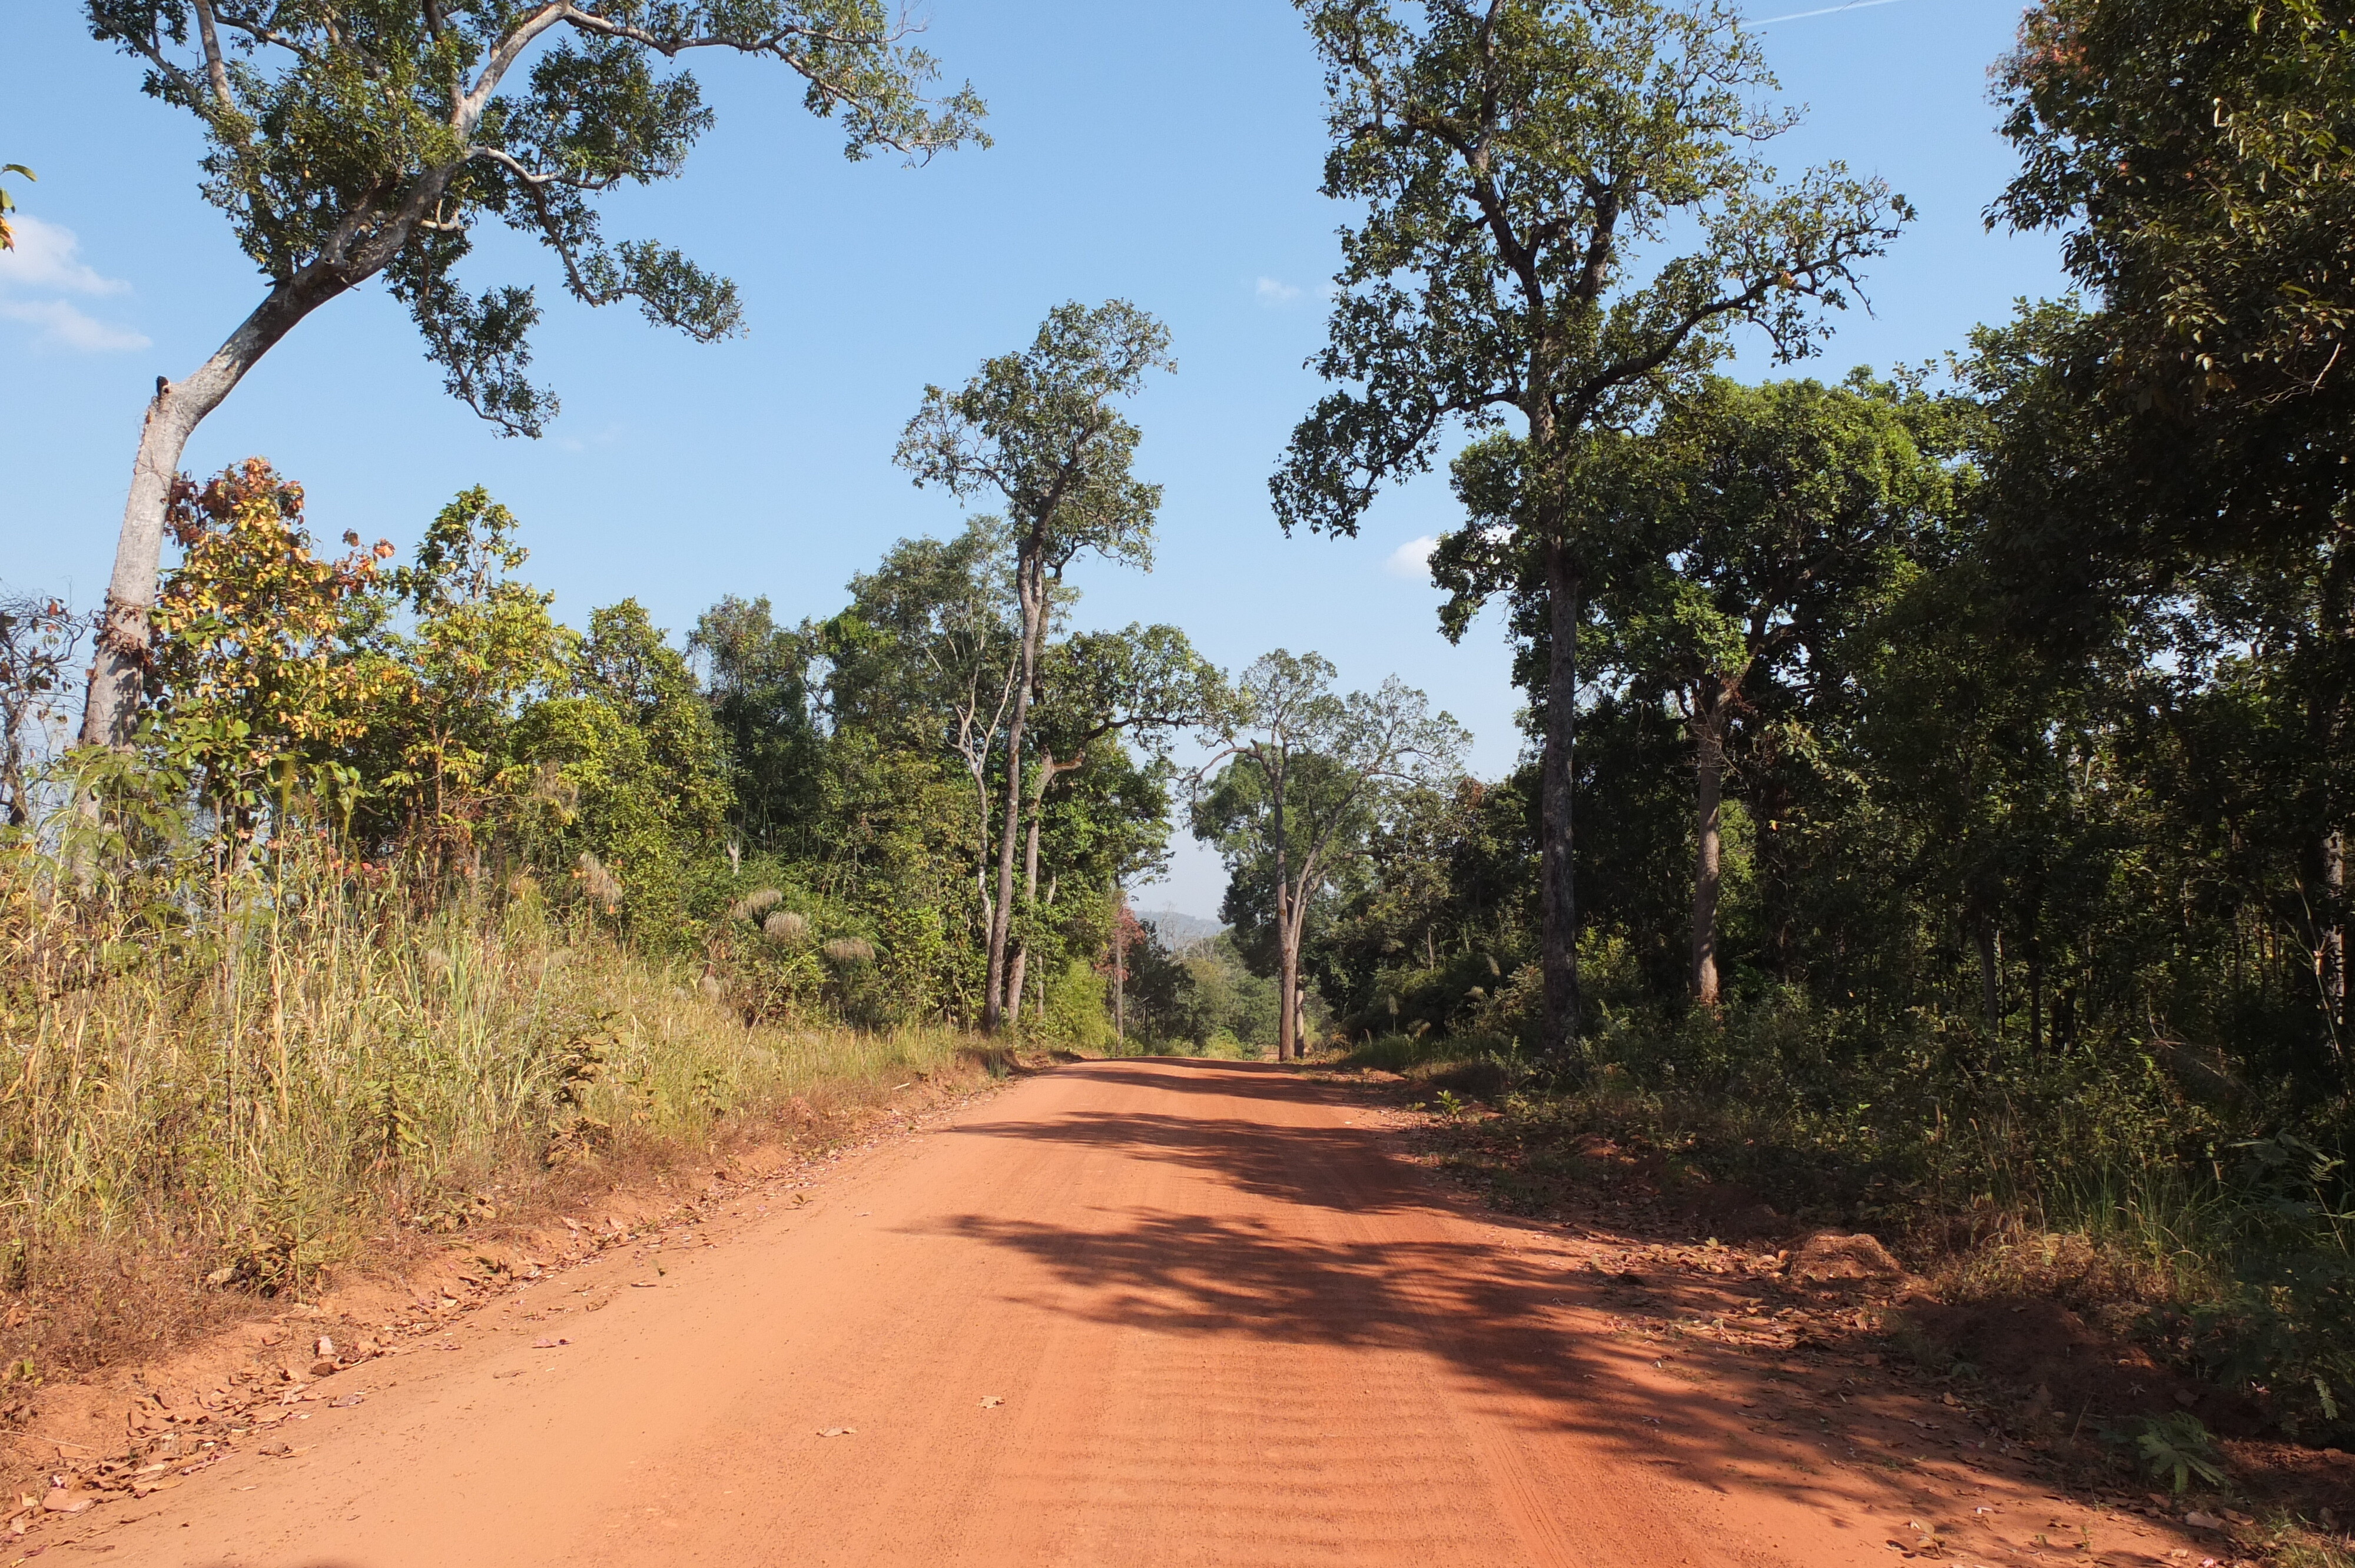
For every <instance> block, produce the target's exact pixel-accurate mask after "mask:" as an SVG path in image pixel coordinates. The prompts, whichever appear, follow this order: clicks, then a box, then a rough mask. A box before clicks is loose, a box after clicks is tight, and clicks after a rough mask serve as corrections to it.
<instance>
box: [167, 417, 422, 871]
mask: <svg viewBox="0 0 2355 1568" xmlns="http://www.w3.org/2000/svg"><path fill="white" fill-rule="evenodd" d="M302 516H303V491H302V487H301V486H300V485H296V484H291V483H288V482H284V481H282V480H281V479H279V477H278V476H277V474H276V473H274V472H273V471H272V470H271V468H270V465H269V464H267V463H265V462H263V461H261V459H259V458H254V459H250V460H248V461H246V462H244V463H243V464H240V465H239V466H237V467H234V468H231V469H229V470H228V471H225V472H223V473H222V474H221V475H220V477H219V478H218V479H215V480H214V481H212V482H210V483H209V484H208V485H206V486H205V487H204V488H202V489H201V490H199V489H197V487H196V486H194V485H193V484H190V483H188V482H185V481H183V482H181V483H180V485H179V486H178V487H177V488H176V492H175V493H174V497H173V508H172V515H171V521H172V529H173V534H174V536H175V537H176V539H177V540H178V542H179V545H180V548H181V551H182V555H181V559H180V562H179V564H178V565H177V566H176V567H174V568H173V569H172V570H171V572H170V573H169V574H168V575H167V576H166V577H165V582H164V589H163V593H162V595H161V597H160V599H159V600H158V602H157V604H156V608H155V625H156V629H157V630H158V632H159V633H160V634H161V639H162V641H161V644H160V649H159V655H158V658H157V660H156V669H155V682H156V683H157V685H158V686H159V687H160V688H161V690H162V692H163V693H164V701H163V703H162V704H161V705H159V708H158V710H157V713H156V715H155V724H154V725H153V726H151V727H150V729H149V731H148V738H149V739H150V741H151V743H153V744H155V745H156V746H158V747H161V748H162V749H163V750H164V751H165V752H166V753H167V754H168V755H169V756H170V757H171V758H172V759H173V762H174V764H175V766H176V768H179V769H181V770H184V771H186V772H187V773H189V774H190V775H192V776H193V778H194V779H196V781H197V789H198V791H199V793H200V796H201V799H202V800H203V803H204V805H205V806H206V808H207V809H208V810H209V811H210V812H211V813H212V814H213V816H214V818H215V821H217V823H218V829H219V832H221V834H222V835H224V837H225V838H228V839H231V840H241V841H250V840H251V839H252V837H253V836H254V833H255V831H256V827H257V823H258V822H259V821H260V819H261V817H262V816H263V815H264V813H265V812H268V811H270V810H272V809H273V807H274V808H275V810H277V811H278V812H279V813H280V814H281V815H283V814H284V813H286V812H287V811H288V810H290V808H291V806H292V803H293V800H295V799H296V798H297V797H301V798H304V799H305V800H311V799H317V800H320V801H321V802H322V803H323V804H324V805H325V809H326V810H328V811H329V812H330V813H331V814H332V815H333V816H335V817H338V818H341V817H347V816H348V814H349V810H350V805H351V801H350V796H351V794H352V791H353V789H354V788H355V786H356V784H357V779H356V778H355V776H354V775H353V774H352V773H351V771H350V770H349V769H348V768H345V767H342V766H341V765H340V764H339V763H338V761H337V759H336V751H337V750H338V749H339V748H340V747H343V746H345V745H346V744H347V743H349V742H350V741H352V740H353V739H355V738H356V737H357V736H359V735H361V734H362V733H363V732H364V731H365V730H366V729H367V728H368V725H369V723H370V717H369V709H370V708H371V707H372V706H373V705H375V704H376V703H378V702H379V701H381V700H383V699H385V698H386V697H388V696H391V695H393V694H396V693H398V692H399V690H400V688H401V687H403V686H404V685H406V684H407V676H406V674H405V673H404V672H402V671H400V670H399V669H398V668H396V667H394V666H392V665H390V664H389V663H387V662H384V661H381V660H378V659H373V658H368V657H352V656H349V654H348V646H347V634H348V633H349V631H350V630H352V627H353V618H354V615H355V613H356V612H357V610H358V609H360V605H361V603H362V601H363V600H364V599H365V596H367V595H368V594H369V593H370V592H371V591H372V589H373V588H375V586H376V584H375V577H376V566H377V561H378V558H379V557H380V556H385V555H389V554H390V553H391V551H390V546H378V548H377V550H375V551H366V550H361V549H359V548H358V547H357V546H358V544H359V540H358V538H357V536H356V535H346V536H345V537H346V544H347V545H348V546H352V554H350V555H349V556H345V557H344V558H342V559H340V560H336V561H322V560H319V559H317V558H316V557H314V556H313V555H312V553H311V551H312V544H311V537H310V535H309V534H308V533H307V532H305V531H304V527H303V524H302Z"/></svg>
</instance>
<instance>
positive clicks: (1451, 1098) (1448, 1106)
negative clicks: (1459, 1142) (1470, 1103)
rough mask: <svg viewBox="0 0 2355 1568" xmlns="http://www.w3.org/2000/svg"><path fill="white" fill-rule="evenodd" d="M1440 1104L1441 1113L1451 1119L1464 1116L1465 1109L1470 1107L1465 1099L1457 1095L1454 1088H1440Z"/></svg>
mask: <svg viewBox="0 0 2355 1568" xmlns="http://www.w3.org/2000/svg"><path fill="white" fill-rule="evenodd" d="M1438 1105H1439V1109H1440V1114H1442V1115H1443V1116H1445V1117H1447V1118H1449V1119H1450V1120H1453V1119H1455V1118H1457V1117H1460V1116H1462V1115H1463V1114H1464V1113H1465V1110H1466V1109H1467V1108H1469V1107H1466V1106H1465V1103H1464V1101H1463V1100H1462V1099H1461V1098H1460V1097H1457V1095H1456V1093H1455V1090H1454V1089H1442V1090H1440V1091H1439V1100H1438Z"/></svg>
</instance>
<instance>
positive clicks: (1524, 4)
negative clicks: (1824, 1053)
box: [1270, 0, 1910, 1069]
mask: <svg viewBox="0 0 2355 1568" xmlns="http://www.w3.org/2000/svg"><path fill="white" fill-rule="evenodd" d="M1298 4H1299V5H1300V6H1301V9H1302V10H1303V12H1304V13H1305V16H1306V17H1307V19H1308V25H1309V28H1310V31H1311V33H1312V35H1313V36H1314V37H1315V40H1316V48H1317V51H1318V53H1319V54H1320V55H1321V56H1322V57H1323V59H1324V62H1325V67H1326V85H1327V97H1328V101H1329V111H1328V123H1329V125H1330V128H1331V132H1332V137H1333V147H1332V151H1331V153H1330V154H1328V156H1327V160H1326V165H1325V181H1324V186H1323V188H1324V191H1325V194H1326V195H1327V196H1332V197H1334V198H1336V199H1337V200H1343V201H1348V202H1351V203H1356V204H1360V205H1361V210H1362V213H1363V216H1362V217H1361V218H1360V219H1359V221H1358V222H1356V223H1355V224H1353V225H1352V226H1351V227H1349V228H1346V229H1344V230H1343V233H1342V265H1341V270H1340V271H1339V273H1338V274H1337V276H1336V279H1335V282H1336V284H1337V297H1336V300H1335V303H1334V310H1333V315H1332V322H1331V326H1330V335H1329V340H1328V342H1327V346H1326V348H1325V349H1324V351H1323V352H1322V353H1321V354H1320V355H1318V356H1317V357H1316V360H1315V361H1313V364H1314V366H1315V367H1316V370H1317V371H1318V372H1319V373H1320V374H1321V375H1323V376H1325V377H1326V378H1327V380H1329V381H1333V382H1336V383H1339V384H1340V386H1339V388H1338V389H1337V390H1335V391H1333V392H1331V393H1329V394H1327V396H1326V397H1324V398H1323V399H1322V400H1321V401H1319V403H1318V404H1317V405H1316V408H1314V409H1313V410H1312V411H1311V412H1310V414H1309V415H1308V417H1307V418H1305V419H1304V420H1303V421H1302V422H1301V423H1300V425H1299V427H1298V429H1296V430H1295V433H1294V436H1293V440H1292V443H1291V446H1290V449H1289V450H1288V451H1287V453H1286V455H1285V457H1284V461H1283V464H1282V466H1281V467H1280V469H1279V470H1278V471H1277V472H1276V474H1275V476H1274V477H1273V480H1271V482H1270V485H1271V489H1272V491H1273V497H1274V501H1275V507H1276V514H1277V518H1278V520H1279V522H1281V523H1282V524H1283V525H1284V527H1285V528H1286V529H1287V530H1290V529H1292V528H1295V527H1301V526H1305V527H1308V528H1310V529H1312V530H1316V531H1323V532H1331V533H1338V534H1355V533H1356V531H1357V529H1358V526H1359V521H1360V519H1361V518H1362V517H1363V515H1364V514H1365V512H1366V509H1367V508H1368V507H1369V505H1370V504H1371V503H1372V502H1373V499H1374V496H1375V494H1376V492H1377V491H1378V490H1379V489H1380V486H1381V485H1383V484H1385V483H1392V482H1399V481H1401V480H1404V479H1407V478H1409V477H1411V476H1412V475H1414V474H1416V473H1419V472H1421V471H1424V470H1426V469H1427V468H1428V467H1429V466H1430V464H1431V463H1432V461H1433V460H1434V459H1435V458H1436V456H1437V455H1438V453H1439V450H1440V447H1441V443H1442V442H1443V440H1445V439H1446V438H1447V437H1448V435H1449V433H1450V432H1451V431H1457V430H1463V429H1471V430H1473V431H1475V432H1484V431H1488V430H1495V429H1509V430H1511V432H1512V434H1513V436H1514V438H1515V440H1517V442H1518V445H1517V446H1516V447H1515V448H1514V449H1513V451H1514V453H1515V455H1516V458H1517V462H1516V471H1517V472H1516V477H1515V482H1514V484H1513V485H1512V505H1511V507H1510V509H1509V511H1508V513H1507V514H1505V517H1504V521H1503V522H1502V524H1501V525H1499V524H1497V523H1494V522H1487V523H1484V524H1481V525H1479V526H1476V527H1472V528H1467V529H1465V530H1464V531H1461V532H1459V533H1457V534H1455V535H1450V536H1449V537H1448V538H1447V539H1446V540H1444V541H1443V544H1442V547H1441V550H1440V552H1439V554H1438V556H1436V558H1435V562H1434V565H1435V567H1436V568H1437V569H1438V570H1439V571H1440V572H1442V573H1443V574H1453V578H1452V583H1451V586H1453V587H1455V589H1456V602H1455V605H1454V606H1452V607H1451V609H1452V610H1453V611H1454V613H1453V614H1452V615H1451V616H1450V617H1449V618H1448V619H1447V620H1446V621H1445V625H1446V627H1447V629H1448V630H1450V632H1451V633H1453V634H1458V635H1460V633H1461V631H1462V630H1463V628H1464V626H1465V624H1466V623H1468V620H1469V619H1470V616H1471V613H1472V611H1473V609H1476V607H1477V605H1478V603H1479V602H1480V601H1481V600H1483V599H1485V598H1486V597H1487V595H1489V594H1490V593H1493V592H1496V591H1499V590H1501V589H1503V588H1508V586H1509V585H1510V584H1511V583H1513V582H1514V581H1516V580H1518V577H1520V575H1521V573H1522V570H1523V568H1524V567H1529V568H1531V569H1534V570H1535V571H1536V572H1537V574H1538V576H1539V577H1540V580H1541V581H1542V583H1543V585H1544V592H1545V602H1546V604H1547V607H1548V610H1549V615H1548V622H1547V632H1548V637H1547V641H1546V643H1545V644H1544V646H1545V649H1546V656H1547V666H1548V667H1547V671H1546V677H1545V682H1544V686H1543V700H1542V701H1541V702H1540V704H1539V705H1538V706H1539V710H1540V715H1541V718H1542V721H1543V723H1544V725H1545V744H1544V750H1543V754H1542V767H1541V794H1542V820H1543V826H1544V832H1543V838H1542V843H1543V849H1542V861H1543V869H1542V874H1541V890H1542V905H1543V911H1544V915H1543V919H1544V935H1543V938H1542V944H1541V946H1542V952H1543V967H1544V975H1545V995H1546V1002H1545V1013H1546V1018H1545V1026H1544V1034H1545V1046H1546V1050H1547V1052H1548V1054H1550V1055H1551V1056H1553V1057H1554V1058H1555V1060H1556V1063H1557V1065H1558V1066H1560V1067H1561V1068H1564V1069H1568V1068H1571V1067H1572V1065H1574V1063H1575V1062H1576V1061H1577V1060H1578V1055H1577V1042H1578V1033H1579V1011H1580V1004H1579V987H1578V966H1577V951H1576V947H1575V940H1576V932H1577V903H1576V889H1575V883H1574V879H1573V875H1572V825H1573V821H1572V777H1573V771H1572V762H1573V758H1572V747H1573V742H1574V727H1575V722H1576V712H1577V705H1578V693H1579V684H1580V683H1579V673H1578V662H1577V649H1578V637H1577V635H1576V629H1577V627H1578V626H1579V625H1580V624H1581V622H1582V619H1583V611H1582V604H1583V600H1584V597H1585V588H1586V581H1587V577H1588V576H1589V572H1590V567H1589V557H1590V556H1591V554H1592V553H1593V545H1594V543H1595V542H1594V541H1593V539H1592V538H1590V537H1589V536H1588V535H1587V533H1586V530H1585V519H1584V518H1583V517H1582V514H1581V513H1580V512H1579V510H1578V509H1577V506H1576V504H1575V503H1576V500H1577V495H1578V491H1579V486H1578V484H1577V482H1576V481H1575V474H1576V471H1577V470H1578V468H1579V467H1580V465H1581V463H1582V461H1584V460H1583V449H1584V447H1585V445H1586V443H1587V442H1588V441H1589V440H1590V438H1591V437H1592V435H1593V432H1595V431H1597V430H1605V429H1631V428H1636V427H1639V426H1641V425H1643V424H1644V423H1646V421H1647V420H1649V419H1650V418H1652V417H1653V415H1654V414H1655V412H1656V411H1657V408H1659V407H1660V405H1661V404H1662V403H1663V402H1664V401H1665V400H1667V399H1668V398H1669V397H1672V396H1673V395H1675V394H1678V393H1679V392H1681V391H1683V390H1686V389H1688V388H1689V387H1691V386H1693V385H1694V384H1695V382H1696V381H1697V380H1698V378H1699V377H1700V376H1702V375H1703V374H1705V373H1706V372H1707V370H1708V368H1709V367H1710V365H1711V364H1713V363H1714V362H1716V361H1717V360H1718V359H1719V358H1720V357H1721V355H1723V354H1724V353H1725V352H1726V349H1727V344H1728V340H1729V338H1730V336H1731V334H1732V331H1733V329H1734V328H1735V327H1737V326H1740V325H1744V324H1746V325H1750V326H1753V327H1755V328H1758V329H1759V330H1761V331H1762V332H1763V333H1764V334H1765V335H1766V338H1767V340H1768V342H1769V344H1771V345H1772V347H1773V349H1774V352H1775V353H1776V354H1777V355H1780V356H1783V357H1786V358H1788V357H1796V356H1797V355H1804V354H1806V353H1808V352H1810V351H1811V350H1812V348H1813V347H1814V345H1815V344H1816V342H1817V338H1818V336H1819V335H1820V331H1821V328H1820V324H1819V323H1820V316H1819V309H1820V307H1825V306H1836V305H1839V304H1841V303H1844V295H1845V291H1847V290H1848V289H1849V288H1851V287H1853V286H1854V282H1855V277H1856V268H1857V265H1858V263H1859V262H1860V261H1861V260H1864V259H1866V258H1868V257H1870V256H1873V255H1877V254H1879V253H1880V251H1881V249H1882V248H1883V247H1884V246H1885V245H1886V243H1887V242H1888V240H1889V239H1890V238H1891V237H1892V236H1893V235H1894V233H1895V232H1896V228H1897V226H1898V225H1899V223H1900V222H1902V220H1903V219H1904V218H1906V217H1909V216H1910V213H1909V210H1908V208H1907V207H1906V206H1905V204H1904V202H1903V200H1902V198H1900V197H1897V196H1892V195H1891V193H1890V192H1889V190H1888V189H1887V187H1886V186H1885V185H1883V184H1882V183H1881V182H1880V181H1879V180H1870V179H1857V178H1853V177H1851V176H1850V175H1849V174H1848V172H1847V171H1846V169H1845V168H1843V167H1842V166H1841V165H1838V164H1828V165H1825V166H1823V167H1821V168H1817V169H1812V170H1809V171H1806V173H1803V174H1802V175H1799V176H1798V177H1796V179H1791V180H1785V179H1783V178H1782V177H1781V176H1779V175H1777V174H1776V172H1775V171H1774V169H1773V168H1772V167H1770V166H1769V165H1768V164H1766V163H1765V162H1764V155H1763V149H1764V145H1765V144H1766V143H1770V142H1772V141H1773V140H1774V139H1775V138H1776V137H1778V136H1780V135H1781V134H1783V133H1784V132H1786V131H1788V130H1790V129H1791V128H1792V126H1793V125H1794V124H1796V115H1795V114H1793V113H1791V112H1789V111H1783V110H1778V109H1774V108H1771V107H1763V106H1762V100H1763V99H1764V95H1765V94H1767V93H1769V92H1771V91H1772V90H1774V79H1773V77H1772V76H1771V74H1770V73H1769V72H1768V71H1767V69H1766V67H1765V63H1764V58H1763V57H1762V56H1761V54H1760V53H1759V50H1758V48H1757V45H1756V44H1755V42H1754V41H1753V39H1752V38H1751V37H1749V36H1748V35H1747V34H1746V33H1744V32H1743V30H1742V26H1741V18H1740V16H1739V15H1738V14H1737V13H1736V12H1735V11H1734V10H1733V9H1732V7H1731V6H1730V5H1725V4H1722V3H1721V0H1695V3H1692V4H1683V5H1658V4H1655V3H1653V0H1583V3H1570V0H1422V3H1420V4H1412V3H1408V0H1298ZM1443 580H1446V578H1445V577H1444V578H1443Z"/></svg>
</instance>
